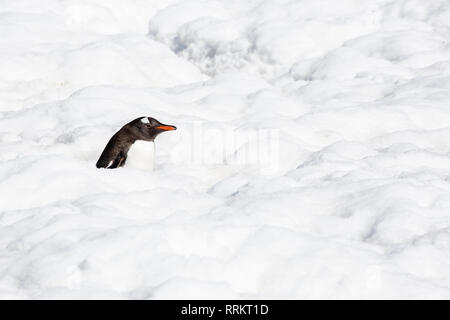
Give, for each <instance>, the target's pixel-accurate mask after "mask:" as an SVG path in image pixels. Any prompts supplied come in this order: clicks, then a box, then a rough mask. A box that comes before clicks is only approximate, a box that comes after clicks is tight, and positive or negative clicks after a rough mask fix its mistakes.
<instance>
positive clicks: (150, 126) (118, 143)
mask: <svg viewBox="0 0 450 320" xmlns="http://www.w3.org/2000/svg"><path fill="white" fill-rule="evenodd" d="M176 129H177V127H175V126H172V125H167V124H162V123H161V122H159V121H158V120H156V119H154V118H152V117H140V118H137V119H134V120H133V121H131V122H129V123H127V124H126V125H124V126H123V127H122V128H121V129H120V130H119V131H117V132H116V133H115V134H114V135H113V136H112V137H111V139H110V140H109V142H108V144H107V145H106V147H105V149H104V150H103V152H102V154H101V155H100V158H99V159H98V161H97V164H96V166H97V168H106V169H116V168H119V167H123V166H124V165H125V163H126V164H127V166H130V167H134V168H138V169H144V170H145V169H147V170H152V169H153V157H154V152H155V145H154V140H155V138H156V136H157V135H159V134H160V133H162V132H164V131H171V130H176Z"/></svg>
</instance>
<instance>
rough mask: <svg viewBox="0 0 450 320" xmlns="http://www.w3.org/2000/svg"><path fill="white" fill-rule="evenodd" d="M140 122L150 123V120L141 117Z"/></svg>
mask: <svg viewBox="0 0 450 320" xmlns="http://www.w3.org/2000/svg"><path fill="white" fill-rule="evenodd" d="M141 122H142V123H150V121H148V118H147V117H145V118H142V119H141Z"/></svg>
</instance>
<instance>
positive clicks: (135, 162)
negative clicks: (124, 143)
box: [125, 140, 155, 171]
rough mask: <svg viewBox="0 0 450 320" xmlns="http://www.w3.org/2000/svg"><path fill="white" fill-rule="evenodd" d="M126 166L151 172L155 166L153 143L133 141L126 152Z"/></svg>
mask: <svg viewBox="0 0 450 320" xmlns="http://www.w3.org/2000/svg"><path fill="white" fill-rule="evenodd" d="M125 165H126V166H128V167H132V168H136V169H141V170H147V171H153V168H154V165H155V143H154V141H153V140H152V141H145V140H135V141H134V142H133V143H132V144H131V145H130V148H129V150H128V154H127V160H126V163H125Z"/></svg>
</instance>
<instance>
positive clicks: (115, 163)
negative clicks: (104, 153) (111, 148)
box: [97, 152, 127, 169]
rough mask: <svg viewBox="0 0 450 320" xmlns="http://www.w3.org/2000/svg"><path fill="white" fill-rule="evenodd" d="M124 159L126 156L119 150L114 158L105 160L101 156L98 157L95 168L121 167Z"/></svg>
mask: <svg viewBox="0 0 450 320" xmlns="http://www.w3.org/2000/svg"><path fill="white" fill-rule="evenodd" d="M126 159H127V157H126V156H125V155H124V154H123V153H122V152H120V153H119V154H118V155H117V156H116V157H115V158H114V159H112V160H110V161H105V160H104V159H102V157H100V159H99V160H98V162H97V168H106V169H116V168H119V167H123V165H124V164H125V160H126Z"/></svg>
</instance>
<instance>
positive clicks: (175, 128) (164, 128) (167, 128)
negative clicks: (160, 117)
mask: <svg viewBox="0 0 450 320" xmlns="http://www.w3.org/2000/svg"><path fill="white" fill-rule="evenodd" d="M156 128H157V129H161V130H164V131H171V130H177V127H175V126H167V125H162V126H157V127H156Z"/></svg>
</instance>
